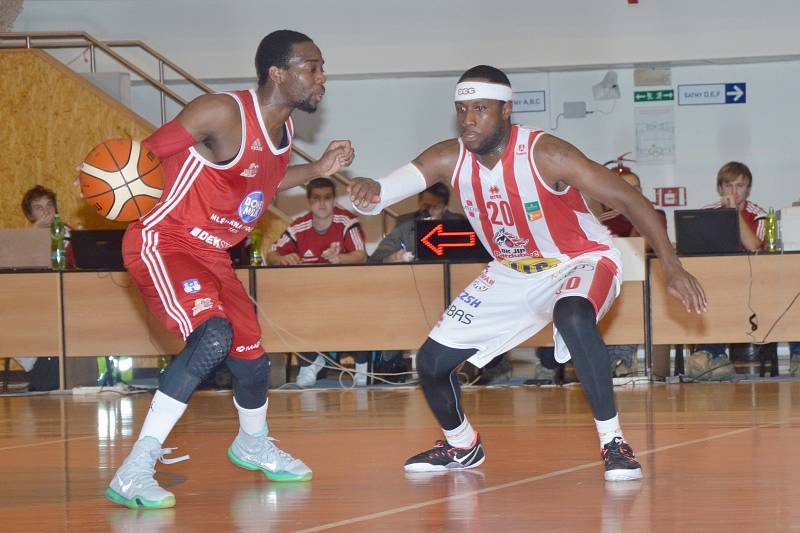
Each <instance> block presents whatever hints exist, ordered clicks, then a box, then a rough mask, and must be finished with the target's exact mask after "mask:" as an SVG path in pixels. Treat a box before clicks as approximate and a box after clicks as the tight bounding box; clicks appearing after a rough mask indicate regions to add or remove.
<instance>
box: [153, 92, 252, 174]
mask: <svg viewBox="0 0 800 533" xmlns="http://www.w3.org/2000/svg"><path fill="white" fill-rule="evenodd" d="M241 136H242V126H241V118H240V116H239V106H238V105H237V103H236V100H234V99H233V98H231V97H230V96H229V95H225V94H207V95H203V96H200V97H198V98H195V99H194V100H192V101H191V102H189V103H188V104H187V105H186V107H184V108H183V110H181V112H180V113H178V116H176V117H175V119H174V120H171V121H169V122H167V123H166V124H164V125H163V126H161V127H160V128H158V129H157V130H156V131H155V132H153V134H152V135H150V136H149V137H148V138H146V139H144V140H143V141H142V144H143V145H145V146H146V147H147V148H149V149H150V150H151V151H152V152H153V153H154V154H155V155H156V156H157V157H158V158H159V159H162V160H163V159H166V158H167V157H170V156H172V155H175V154H177V153H179V152H182V151H183V150H186V149H188V148H189V147H191V146H195V145H197V149H198V151H199V152H200V154H201V155H202V156H203V157H205V158H206V159H209V160H211V161H224V160H226V159H230V158H232V157H235V156H236V154H237V153H238V152H239V145H240V144H241Z"/></svg>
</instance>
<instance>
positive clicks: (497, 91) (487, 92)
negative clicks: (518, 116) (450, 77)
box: [455, 81, 511, 102]
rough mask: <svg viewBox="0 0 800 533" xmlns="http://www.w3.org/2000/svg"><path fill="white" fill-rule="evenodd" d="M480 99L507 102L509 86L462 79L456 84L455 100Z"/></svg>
mask: <svg viewBox="0 0 800 533" xmlns="http://www.w3.org/2000/svg"><path fill="white" fill-rule="evenodd" d="M481 99H486V100H500V101H501V102H507V101H509V100H511V87H509V86H507V85H499V84H497V83H486V82H483V81H462V82H461V83H459V84H458V85H456V95H455V101H456V102H462V101H464V100H481Z"/></svg>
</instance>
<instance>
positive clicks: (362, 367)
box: [356, 363, 369, 374]
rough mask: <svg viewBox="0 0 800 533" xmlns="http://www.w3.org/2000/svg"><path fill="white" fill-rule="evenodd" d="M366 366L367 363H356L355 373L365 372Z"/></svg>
mask: <svg viewBox="0 0 800 533" xmlns="http://www.w3.org/2000/svg"><path fill="white" fill-rule="evenodd" d="M368 367H369V365H368V364H367V363H356V374H366V373H367V368H368Z"/></svg>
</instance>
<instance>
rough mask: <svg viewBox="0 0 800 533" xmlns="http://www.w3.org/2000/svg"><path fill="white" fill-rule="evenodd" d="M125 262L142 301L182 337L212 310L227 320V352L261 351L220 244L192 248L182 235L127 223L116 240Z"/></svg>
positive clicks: (251, 311) (248, 305)
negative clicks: (210, 248) (229, 333)
mask: <svg viewBox="0 0 800 533" xmlns="http://www.w3.org/2000/svg"><path fill="white" fill-rule="evenodd" d="M122 255H123V259H124V261H125V268H127V269H128V273H129V274H130V276H131V277H132V278H133V281H134V282H135V283H136V285H137V286H138V287H139V292H140V293H141V295H142V298H143V299H144V301H145V303H146V304H147V307H148V308H149V309H150V311H151V312H152V313H153V315H155V317H156V318H157V319H158V320H159V321H160V322H161V323H162V324H163V325H164V326H165V327H166V328H167V329H168V330H170V331H172V332H174V333H176V334H178V335H180V336H181V337H182V338H183V339H184V340H186V338H187V337H188V336H189V334H191V333H192V331H194V329H195V328H196V327H197V326H199V325H200V324H202V323H203V322H205V321H206V320H208V319H209V318H211V317H213V316H220V317H224V318H227V319H228V320H229V321H230V323H231V324H232V325H233V343H232V345H231V350H230V355H232V356H234V357H239V358H242V359H255V358H257V357H259V356H261V354H262V353H264V350H263V349H262V348H261V328H260V327H259V325H258V320H257V318H256V313H255V308H254V306H253V302H252V301H251V300H250V298H249V297H248V295H247V292H246V291H245V289H244V286H242V283H241V281H239V279H238V278H237V277H236V274H235V273H234V271H233V267H232V266H231V259H230V256H229V255H228V253H227V252H226V251H224V250H219V251H217V250H215V251H211V252H198V251H197V250H196V249H194V248H192V247H190V246H189V245H188V244H187V243H186V242H185V241H182V240H179V239H176V238H175V237H171V236H164V235H163V234H159V232H158V231H156V230H153V229H144V228H142V226H141V225H140V224H136V223H134V224H132V225H131V226H130V227H129V228H128V231H127V232H126V233H125V238H124V239H123V242H122Z"/></svg>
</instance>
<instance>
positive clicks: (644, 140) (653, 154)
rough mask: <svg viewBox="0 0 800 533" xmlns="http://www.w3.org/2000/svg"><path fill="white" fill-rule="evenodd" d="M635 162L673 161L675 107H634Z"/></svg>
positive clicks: (665, 162)
mask: <svg viewBox="0 0 800 533" xmlns="http://www.w3.org/2000/svg"><path fill="white" fill-rule="evenodd" d="M633 112H634V120H635V124H636V162H637V163H639V164H648V163H650V164H653V163H657V164H670V163H674V162H675V109H674V107H673V106H671V105H669V106H658V107H650V106H647V107H644V106H641V107H635V108H634V110H633Z"/></svg>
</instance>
